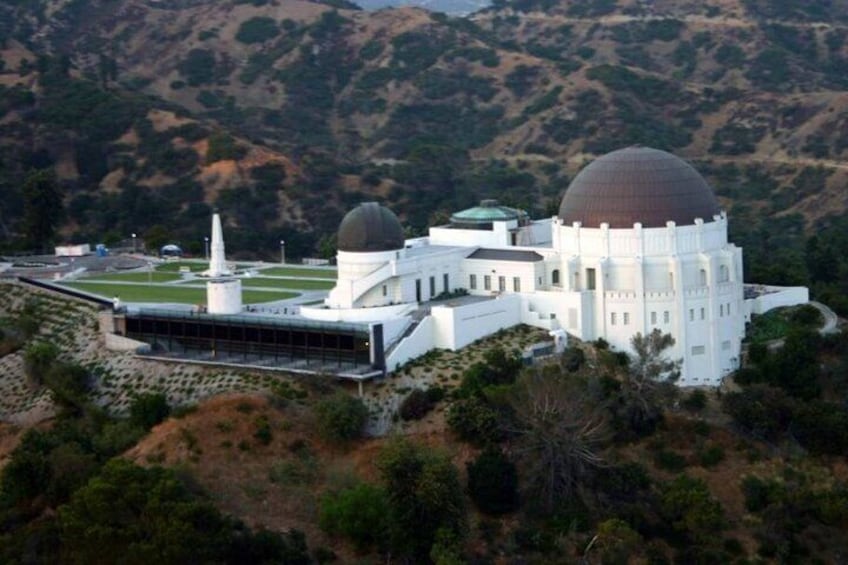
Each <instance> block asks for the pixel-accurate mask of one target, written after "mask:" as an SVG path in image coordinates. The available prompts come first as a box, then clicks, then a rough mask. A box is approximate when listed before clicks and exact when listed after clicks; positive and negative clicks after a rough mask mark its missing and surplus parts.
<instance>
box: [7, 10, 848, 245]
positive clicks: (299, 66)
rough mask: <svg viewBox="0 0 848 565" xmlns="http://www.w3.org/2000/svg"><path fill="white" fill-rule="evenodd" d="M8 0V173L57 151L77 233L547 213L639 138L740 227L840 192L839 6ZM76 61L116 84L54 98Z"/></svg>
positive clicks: (809, 214)
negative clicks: (696, 179)
mask: <svg viewBox="0 0 848 565" xmlns="http://www.w3.org/2000/svg"><path fill="white" fill-rule="evenodd" d="M0 10H4V12H3V13H4V14H6V15H7V16H8V18H4V20H5V21H6V22H7V23H5V24H4V25H3V26H0V40H2V41H3V42H4V43H5V46H6V49H5V50H3V51H2V54H3V60H4V69H5V70H4V71H3V73H2V74H0V78H2V84H4V85H7V87H8V86H9V85H12V84H15V83H21V84H22V86H21V87H20V88H19V89H16V90H14V91H12V90H7V91H3V92H4V96H5V97H6V98H7V101H6V102H5V103H4V104H0V110H4V109H5V110H4V111H5V115H4V117H3V118H0V120H2V121H0V139H3V140H4V141H3V143H4V144H5V145H7V146H9V147H10V151H9V152H8V153H7V154H8V155H9V159H10V162H9V164H8V165H7V168H8V170H9V171H19V170H25V169H26V168H27V166H28V165H27V164H28V163H35V164H39V165H42V164H50V163H52V164H54V165H55V168H56V169H57V171H58V172H59V174H60V177H61V178H62V179H64V180H65V182H66V184H67V187H68V190H67V191H66V193H65V201H66V204H67V208H68V214H67V215H66V220H65V221H66V223H65V225H66V233H71V232H76V233H77V234H78V235H80V236H87V235H88V234H96V233H103V232H104V231H108V230H109V229H113V230H116V231H118V232H129V231H145V232H147V231H151V230H152V231H153V234H154V236H153V238H154V239H158V238H162V237H165V236H167V235H170V236H171V238H173V239H179V238H182V239H185V240H187V241H191V242H192V244H191V245H192V246H194V247H196V246H197V243H196V242H197V241H198V240H202V235H201V234H202V233H203V231H202V230H203V229H204V228H203V227H202V223H201V219H202V218H204V217H206V216H207V215H208V212H209V209H210V208H212V207H218V208H221V209H223V210H226V211H227V221H228V223H230V225H231V226H232V227H233V229H234V230H236V233H235V235H234V238H233V244H232V248H233V249H244V250H248V249H265V250H271V249H273V248H274V246H275V243H274V242H275V241H276V240H277V239H278V238H279V237H280V236H283V237H284V238H285V239H286V241H287V242H289V245H290V247H289V249H290V252H291V253H292V254H293V255H298V254H313V253H316V252H318V251H319V250H321V251H323V252H327V253H331V251H332V234H333V233H334V231H335V229H336V227H337V225H338V221H339V220H340V218H341V216H342V214H343V213H344V212H345V211H346V210H347V209H349V208H350V207H351V206H352V205H353V204H354V203H356V202H359V201H362V200H366V199H369V198H374V197H378V198H381V199H383V200H384V201H386V202H387V203H388V204H389V205H390V206H392V207H393V208H394V209H395V210H396V211H397V212H398V213H399V214H400V215H401V216H402V217H403V218H404V220H405V221H406V222H407V224H408V225H409V226H410V229H411V231H412V232H413V233H415V232H417V231H420V230H422V229H423V228H424V227H425V226H426V225H428V224H429V223H430V222H432V221H437V220H439V219H441V218H443V217H444V215H445V214H447V213H449V212H451V211H454V210H456V209H460V208H462V207H466V206H469V205H471V204H473V203H474V202H475V201H476V200H478V199H479V198H481V197H485V196H494V197H499V198H501V199H503V200H505V201H507V202H509V203H512V204H515V205H520V206H524V207H526V208H528V209H529V210H530V211H531V212H532V213H533V214H534V215H536V216H543V215H548V214H549V213H551V211H553V210H554V209H555V206H556V203H557V201H558V199H559V198H560V196H561V195H562V192H563V190H564V189H565V187H566V186H567V184H568V181H569V179H570V178H571V176H572V175H573V174H574V172H575V171H576V170H577V169H578V168H579V167H580V166H582V164H584V163H585V162H586V160H587V159H591V158H592V157H594V156H596V155H599V154H602V153H605V152H607V151H610V150H612V149H615V148H619V147H621V146H624V145H629V144H636V143H641V144H645V145H650V146H654V147H659V148H662V149H667V150H669V151H673V152H674V153H676V154H679V155H681V156H683V157H686V158H688V159H690V160H693V161H697V162H698V163H700V164H701V165H699V166H701V168H702V170H704V171H705V172H706V173H707V174H708V176H709V179H710V180H711V182H712V183H713V185H714V186H715V187H716V189H717V191H718V192H719V194H720V196H721V197H722V199H723V204H724V205H725V206H726V207H727V208H729V209H730V210H731V211H733V212H737V211H738V212H739V214H740V217H741V218H743V220H742V221H741V222H740V224H739V225H740V226H746V225H750V221H749V219H750V218H748V217H746V216H745V214H746V212H747V210H748V209H755V210H757V211H758V212H761V213H762V214H763V215H764V216H766V217H773V216H789V217H792V218H799V220H798V221H800V225H801V227H802V228H806V229H811V228H812V226H813V225H816V224H815V222H819V221H830V218H832V217H836V216H840V215H842V214H843V213H844V212H845V210H846V201H845V196H844V191H842V190H841V189H840V187H842V186H844V184H845V182H846V180H847V179H846V177H848V170H846V168H845V166H844V161H845V157H846V151H848V134H846V133H845V132H846V131H848V97H846V94H845V91H846V86H848V83H846V79H845V77H846V76H848V72H846V69H848V41H846V40H845V37H846V33H845V32H846V25H848V17H846V9H845V6H844V5H842V4H841V3H835V4H833V5H831V4H830V3H823V2H819V1H815V2H804V3H798V2H788V1H783V2H758V1H753V0H751V1H742V0H723V1H716V0H713V1H710V2H707V3H700V2H687V1H675V2H671V1H669V2H654V3H651V4H650V5H647V4H644V3H640V2H635V1H634V2H631V1H628V0H621V1H618V2H614V1H611V0H597V1H594V2H571V1H565V0H563V1H560V2H555V1H550V0H544V1H534V0H521V1H518V2H514V3H511V4H504V5H501V4H496V5H495V6H494V7H492V8H490V9H488V10H485V11H483V12H480V13H478V14H475V15H474V16H472V17H471V18H468V19H451V18H447V17H444V16H441V15H438V14H430V13H427V12H425V11H422V10H418V9H411V8H402V9H395V10H382V11H378V12H364V11H358V10H352V9H345V8H341V9H337V8H332V7H330V6H328V5H325V4H319V3H310V2H302V1H299V0H278V1H276V2H251V3H236V4H233V3H220V2H204V1H196V2H190V3H184V2H169V1H166V2H157V3H150V2H145V1H142V0H121V1H120V2H119V3H118V4H114V3H104V2H102V1H101V0H86V1H83V2H50V3H45V4H30V3H26V4H21V5H18V6H10V5H5V6H3V7H0ZM48 13H49V14H50V18H49V19H45V16H46V14H48ZM48 22H49V23H48ZM29 54H31V55H29ZM25 55H26V56H25ZM41 55H48V56H50V57H55V58H58V59H59V63H58V64H57V65H54V66H53V67H51V66H50V65H48V64H47V63H43V64H42V65H36V64H35V60H36V58H37V57H39V56H41ZM62 58H64V59H62ZM56 67H58V69H57V68H56ZM62 72H64V73H66V76H68V77H75V78H76V80H79V81H83V82H85V81H91V83H92V84H99V88H103V89H106V90H107V92H108V93H110V95H111V96H113V97H117V99H108V100H104V101H103V102H102V103H99V104H98V106H97V107H96V108H84V107H81V108H76V107H74V105H73V104H71V105H67V104H66V107H65V108H60V109H59V111H57V109H56V108H51V101H52V100H53V98H54V97H55V96H61V97H62V98H63V99H64V100H69V99H72V100H85V99H91V96H86V97H81V96H79V94H80V92H78V91H82V92H87V91H86V89H87V88H89V87H87V86H84V85H83V84H82V83H76V82H73V83H71V84H70V85H68V84H67V79H64V82H61V81H59V80H58V79H57V77H56V76H55V75H56V74H58V75H60V76H61V73H62ZM51 76H52V80H51ZM86 84H88V83H86ZM28 91H31V92H32V93H33V94H34V98H29V97H28V96H26V95H25V93H26V92H28ZM51 93H52V94H51ZM67 106H70V107H67ZM74 111H78V114H77V115H76V116H73V119H70V118H71V116H63V115H62V114H63V113H67V112H72V113H73V112H74ZM92 113H101V114H114V117H110V118H109V119H108V125H109V127H106V125H104V124H99V123H96V120H95V123H92V124H86V121H87V118H88V117H89V116H91V114H92ZM162 116H170V118H168V119H166V120H163V119H162ZM104 117H105V116H104ZM38 124H41V129H40V130H38V129H36V126H37V125H38ZM45 130H46V131H51V132H52V133H51V135H49V136H47V135H43V133H39V132H43V131H45ZM761 177H767V178H768V179H770V180H771V181H773V182H770V183H769V184H768V185H767V186H763V184H762V183H760V182H759V179H760V178H761ZM8 198H9V206H7V209H9V210H12V211H14V210H15V207H16V206H20V202H19V201H15V200H14V199H13V198H12V197H8ZM413 203H414V206H412V205H411V204H413ZM98 208H99V209H106V210H109V214H108V215H104V214H97V215H95V214H91V213H89V212H87V210H91V209H98ZM151 210H159V211H160V212H159V213H157V214H153V213H151ZM163 210H165V211H166V212H165V213H162V212H161V211H163ZM104 216H105V217H110V218H117V222H118V225H117V226H116V225H106V224H105V223H103V222H101V221H98V217H104ZM12 218H14V214H10V218H6V217H0V220H2V222H0V228H2V226H3V225H6V226H7V227H8V226H13V225H14V221H13V219H12ZM793 221H796V220H793ZM154 228H155V229H154ZM248 228H249V229H248ZM11 229H12V228H11V227H9V230H10V231H11ZM195 250H196V249H195Z"/></svg>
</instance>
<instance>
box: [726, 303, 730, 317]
mask: <svg viewBox="0 0 848 565" xmlns="http://www.w3.org/2000/svg"><path fill="white" fill-rule="evenodd" d="M727 315H728V316H730V303H729V302H728V303H727Z"/></svg>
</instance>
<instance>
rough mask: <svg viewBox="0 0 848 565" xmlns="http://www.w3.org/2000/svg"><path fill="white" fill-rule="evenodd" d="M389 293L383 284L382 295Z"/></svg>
mask: <svg viewBox="0 0 848 565" xmlns="http://www.w3.org/2000/svg"><path fill="white" fill-rule="evenodd" d="M388 293H389V289H387V288H386V285H383V296H386V295H387V294H388Z"/></svg>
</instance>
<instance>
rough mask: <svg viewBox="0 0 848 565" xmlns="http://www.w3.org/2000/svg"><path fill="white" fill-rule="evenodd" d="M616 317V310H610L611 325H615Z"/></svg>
mask: <svg viewBox="0 0 848 565" xmlns="http://www.w3.org/2000/svg"><path fill="white" fill-rule="evenodd" d="M615 318H616V316H615V312H610V325H611V326H614V325H615Z"/></svg>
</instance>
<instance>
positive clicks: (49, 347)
mask: <svg viewBox="0 0 848 565" xmlns="http://www.w3.org/2000/svg"><path fill="white" fill-rule="evenodd" d="M58 356H59V348H58V347H56V345H55V344H54V343H51V342H48V341H37V342H35V343H32V344H30V345H29V346H28V347H27V348H26V350H25V351H24V374H25V375H26V378H27V382H28V383H29V384H30V386H41V384H42V383H43V382H44V377H46V376H47V373H48V372H49V371H50V368H51V367H52V366H53V364H54V363H55V362H56V358H57V357H58Z"/></svg>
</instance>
